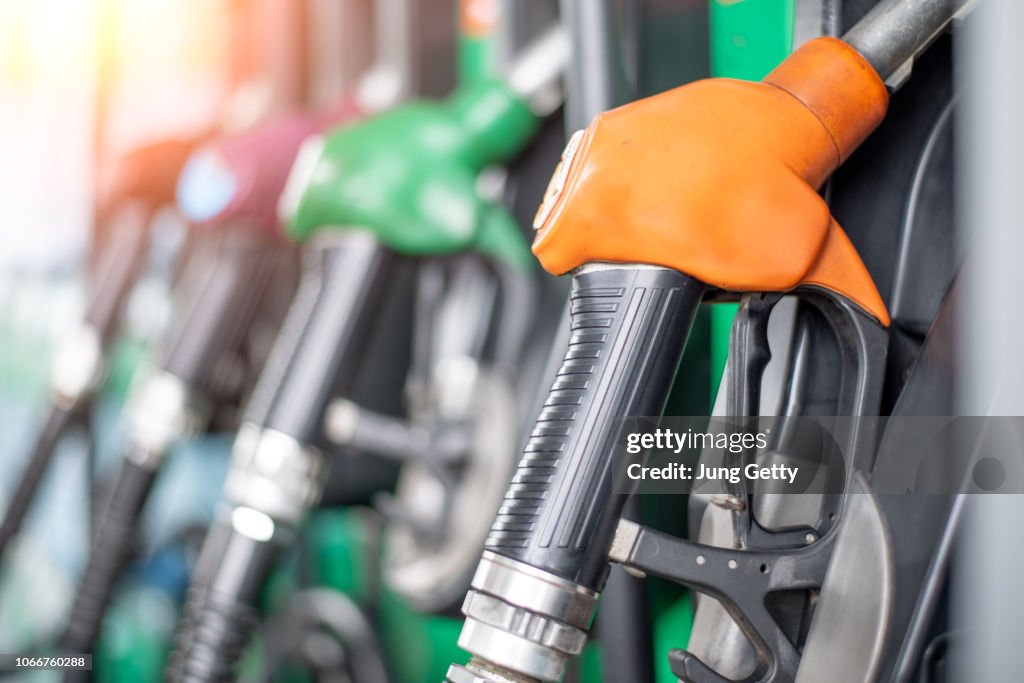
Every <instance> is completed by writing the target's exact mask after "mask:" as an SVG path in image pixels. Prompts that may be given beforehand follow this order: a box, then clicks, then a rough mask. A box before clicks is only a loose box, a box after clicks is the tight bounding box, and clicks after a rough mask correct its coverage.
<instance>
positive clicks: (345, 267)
mask: <svg viewBox="0 0 1024 683" xmlns="http://www.w3.org/2000/svg"><path fill="white" fill-rule="evenodd" d="M303 258H304V267H303V274H302V280H301V281H300V283H299V290H298V292H297V293H296V295H295V299H294V301H293V302H292V306H291V308H290V309H289V310H288V315H287V317H286V318H285V321H284V324H283V325H282V327H281V330H280V332H279V333H278V335H277V339H276V341H275V342H274V347H273V349H272V350H271V352H270V358H269V359H268V360H267V363H266V365H265V366H264V368H263V372H262V373H260V379H259V382H258V383H257V384H256V388H255V389H254V390H253V393H252V396H251V398H250V399H249V404H248V406H246V410H245V421H247V422H251V423H253V424H257V425H260V426H261V427H265V428H268V429H274V430H276V431H279V432H283V433H284V434H288V435H289V436H291V437H292V438H294V439H296V440H297V441H299V442H300V443H311V442H313V441H315V440H316V439H317V438H318V437H319V436H320V434H321V431H322V430H321V425H322V423H323V413H324V411H325V410H326V407H327V403H328V401H329V400H330V399H331V398H333V397H335V396H338V395H347V394H348V393H349V392H350V391H351V389H352V386H353V384H354V382H355V378H356V373H357V372H358V371H359V370H360V368H361V366H362V364H363V360H364V358H365V357H366V351H367V350H366V339H367V335H368V332H369V331H370V330H371V329H372V328H371V326H372V324H373V322H374V320H375V319H376V318H377V316H378V313H379V310H378V309H379V304H380V302H381V299H382V296H383V294H384V292H386V291H387V287H388V286H389V284H391V281H392V272H393V270H394V263H395V260H396V256H395V254H394V252H392V251H391V250H389V249H387V248H385V247H384V246H383V245H382V244H381V243H380V242H378V241H377V240H376V239H375V238H374V237H373V236H372V235H370V234H369V233H365V232H352V233H334V234H325V235H323V236H322V237H321V238H320V239H318V240H317V241H315V242H313V243H312V244H310V246H309V248H308V249H307V251H306V252H304V254H303Z"/></svg>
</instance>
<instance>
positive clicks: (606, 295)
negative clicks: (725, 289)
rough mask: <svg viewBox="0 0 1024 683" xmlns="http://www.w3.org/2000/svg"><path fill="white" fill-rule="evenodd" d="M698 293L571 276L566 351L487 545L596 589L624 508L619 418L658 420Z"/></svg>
mask: <svg viewBox="0 0 1024 683" xmlns="http://www.w3.org/2000/svg"><path fill="white" fill-rule="evenodd" d="M704 289H705V287H704V285H703V284H701V283H700V282H698V281H697V280H694V279H693V278H691V277H688V276H686V275H683V274H681V273H677V272H675V271H671V270H665V269H660V268H650V267H629V266H623V267H621V268H602V269H594V270H591V271H584V272H582V273H580V274H578V275H576V276H575V278H574V280H573V287H572V293H571V294H570V296H571V300H572V308H571V310H572V334H571V337H570V340H569V348H568V349H567V350H566V353H565V357H564V359H563V360H562V366H561V368H560V370H559V371H558V374H557V376H556V378H555V381H554V384H553V386H552V387H551V391H550V392H549V393H548V398H547V400H546V401H545V402H544V406H543V408H542V409H541V413H540V416H539V417H538V419H537V422H536V426H535V427H534V429H533V432H532V433H531V435H530V438H529V441H528V442H527V444H526V447H525V449H524V453H523V458H522V460H521V462H520V463H519V468H518V470H517V471H516V473H515V476H514V477H513V479H512V484H511V486H510V487H509V490H508V493H507V494H506V495H505V500H504V503H503V504H502V506H501V509H500V510H499V511H498V515H497V517H496V519H495V522H494V525H493V526H492V527H491V533H490V535H489V537H488V539H487V543H486V548H487V549H488V550H491V551H494V552H496V553H499V554H501V555H505V556H506V557H510V558H512V559H515V560H519V561H521V562H525V563H527V564H530V565H533V566H535V567H537V568H540V569H543V570H545V571H548V572H551V573H553V574H556V575H558V576H561V577H563V578H566V579H569V580H571V581H574V582H575V583H577V584H579V585H582V586H586V587H588V588H592V589H594V590H600V589H601V586H602V585H603V583H604V580H605V578H606V575H607V567H608V551H609V548H610V546H611V541H612V537H613V535H614V533H615V527H616V525H617V524H618V521H619V517H620V516H621V514H622V508H623V506H624V505H625V502H626V496H625V495H622V494H614V493H613V487H612V474H613V467H612V452H613V449H614V448H615V445H616V442H617V439H618V437H619V434H618V429H619V424H620V418H624V417H630V416H644V415H660V414H661V411H662V410H663V409H664V406H665V401H666V400H667V397H668V394H669V391H670V389H671V387H672V382H673V380H674V378H675V373H676V369H677V368H678V365H679V360H680V358H681V356H682V353H683V347H684V346H685V344H686V337H687V335H688V334H689V330H690V325H691V324H692V322H693V317H694V315H695V314H696V312H697V308H698V306H699V305H700V302H701V298H702V296H703V293H704Z"/></svg>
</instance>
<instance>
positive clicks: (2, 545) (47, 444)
mask: <svg viewBox="0 0 1024 683" xmlns="http://www.w3.org/2000/svg"><path fill="white" fill-rule="evenodd" d="M70 422H71V410H70V409H66V408H61V407H59V406H53V407H52V408H50V413H49V414H48V415H47V416H46V422H44V423H43V429H42V431H41V432H39V435H38V436H37V437H36V442H35V444H34V446H33V447H32V453H31V455H29V458H28V463H27V464H26V465H25V469H24V471H23V472H22V473H21V479H20V480H19V481H18V485H17V486H16V487H15V489H14V494H13V496H12V497H11V502H10V504H9V505H8V506H7V511H6V512H5V513H4V519H3V523H2V524H0V560H2V558H3V556H4V553H5V552H6V551H7V546H8V544H9V543H10V542H11V540H12V539H13V538H14V537H15V536H17V535H18V532H19V531H20V530H21V525H22V524H23V523H24V522H25V517H26V515H27V514H28V511H29V508H31V507H32V501H33V499H34V498H35V496H36V491H38V490H39V484H40V483H41V482H42V480H43V476H44V475H45V474H46V470H47V468H48V467H49V465H50V461H51V460H52V459H53V452H54V450H56V448H57V442H58V441H60V437H61V435H62V434H63V433H64V431H65V430H66V429H67V427H68V424H69V423H70Z"/></svg>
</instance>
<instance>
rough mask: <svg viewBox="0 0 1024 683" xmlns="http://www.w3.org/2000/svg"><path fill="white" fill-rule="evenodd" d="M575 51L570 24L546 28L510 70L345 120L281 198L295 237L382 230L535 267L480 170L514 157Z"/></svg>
mask: <svg viewBox="0 0 1024 683" xmlns="http://www.w3.org/2000/svg"><path fill="white" fill-rule="evenodd" d="M567 58H568V50H567V43H566V41H565V38H564V36H563V35H562V33H561V31H560V30H558V29H556V30H554V31H552V32H549V33H548V34H545V35H544V36H543V37H542V38H541V39H540V40H538V41H537V42H536V43H535V44H534V45H532V46H530V48H528V49H527V50H526V51H525V53H524V54H523V56H522V57H521V58H520V59H519V60H517V61H516V63H515V64H514V65H513V67H512V69H510V70H509V72H508V76H507V77H506V78H504V79H481V80H479V81H476V82H473V83H471V84H468V85H466V86H463V87H461V88H459V89H458V90H456V91H455V93H453V94H452V95H451V96H449V97H448V98H447V99H445V100H443V101H440V102H429V101H419V102H413V103H410V104H408V105H404V106H401V107H397V108H395V109H392V110H390V111H387V112H384V113H383V114H380V115H379V116H377V117H374V118H371V119H367V120H365V121H362V122H360V123H357V124H355V125H352V126H348V127H343V128H340V129H336V130H335V131H333V132H331V133H330V134H328V135H327V136H326V137H324V138H321V139H320V140H319V141H318V142H317V143H315V146H313V147H307V148H306V149H305V150H304V151H303V152H302V153H300V155H299V158H298V159H297V161H296V164H295V166H294V167H293V169H292V177H291V178H290V180H289V187H288V189H286V191H285V194H284V196H283V200H282V204H281V207H280V210H281V214H282V219H283V222H284V223H285V224H286V225H287V229H288V232H289V233H290V234H291V236H292V237H293V238H295V239H305V238H306V237H308V236H309V235H310V234H312V233H313V232H314V231H316V230H318V229H320V228H323V227H327V226H335V227H361V228H364V229H369V230H371V231H373V232H374V233H375V234H376V235H377V237H378V239H380V240H381V241H382V242H383V243H384V244H385V245H386V246H388V247H390V248H393V249H395V250H396V251H399V252H402V253H406V254H410V255H415V256H424V255H432V254H446V253H452V252H456V251H462V250H465V249H478V250H480V251H482V252H484V253H488V254H490V255H492V256H495V257H497V258H499V259H501V260H503V261H506V262H510V263H512V264H513V265H515V266H517V267H522V268H528V267H531V266H532V261H533V259H532V256H531V255H530V253H529V248H528V245H527V244H526V241H525V240H524V239H523V237H522V234H521V232H520V230H519V228H518V226H517V225H516V223H515V221H514V220H513V219H512V217H511V216H510V215H509V214H508V213H507V212H506V211H505V210H504V209H503V208H502V207H500V206H498V205H497V204H495V203H494V202H492V201H489V200H487V199H485V198H483V197H481V196H480V194H479V193H478V191H477V176H478V175H479V174H480V171H481V170H483V169H484V168H486V167H487V166H490V165H493V164H499V163H502V162H506V161H509V160H510V159H512V158H513V157H514V156H515V155H516V154H517V153H518V152H519V151H520V150H522V149H523V147H525V145H526V144H527V143H528V142H529V140H530V139H531V137H532V136H533V133H534V132H535V131H536V129H537V127H538V125H539V122H540V119H541V117H542V116H543V115H544V114H546V113H548V112H549V111H551V109H553V108H554V107H551V106H550V104H547V103H548V102H550V101H551V99H552V97H551V94H550V93H551V90H552V88H553V87H556V86H557V82H558V79H559V76H560V74H561V71H562V69H563V68H564V66H565V62H566V61H567Z"/></svg>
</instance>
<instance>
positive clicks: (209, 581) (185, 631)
mask: <svg viewBox="0 0 1024 683" xmlns="http://www.w3.org/2000/svg"><path fill="white" fill-rule="evenodd" d="M284 535H285V536H286V535H287V531H286V532H285V533H284ZM286 540H287V539H286V538H284V537H282V535H275V537H273V538H271V539H270V540H267V541H257V540H255V539H252V538H250V537H248V536H245V535H242V534H240V533H238V532H237V531H235V530H234V529H232V528H231V526H230V522H229V520H228V519H223V520H220V521H218V522H217V523H216V524H215V525H214V528H213V529H211V531H210V533H209V535H208V536H207V540H206V542H205V543H204V546H203V550H202V553H201V555H200V562H199V565H197V567H196V576H195V577H194V579H193V582H192V585H191V586H190V588H189V594H188V602H187V604H186V606H185V612H184V615H183V617H182V619H181V621H180V622H179V628H178V633H177V636H176V638H175V651H174V653H173V654H172V655H171V658H170V660H169V662H168V666H167V671H166V676H165V678H166V680H167V681H169V682H170V683H185V682H186V681H187V682H188V683H217V682H220V681H234V680H235V678H236V675H235V669H236V667H237V665H238V662H239V660H240V659H241V656H242V653H243V652H244V650H245V647H246V645H247V644H248V642H249V640H250V638H251V637H252V635H253V633H254V632H255V631H256V629H257V627H258V626H259V611H258V605H259V598H260V594H261V592H262V590H263V586H264V585H265V584H266V580H267V576H268V575H269V574H270V572H271V570H272V569H273V567H274V564H275V562H276V561H277V559H278V556H279V554H280V552H281V548H282V546H283V545H284V543H285V542H286Z"/></svg>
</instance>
